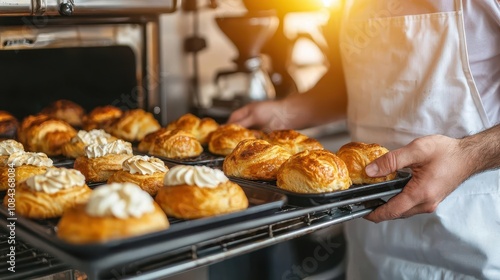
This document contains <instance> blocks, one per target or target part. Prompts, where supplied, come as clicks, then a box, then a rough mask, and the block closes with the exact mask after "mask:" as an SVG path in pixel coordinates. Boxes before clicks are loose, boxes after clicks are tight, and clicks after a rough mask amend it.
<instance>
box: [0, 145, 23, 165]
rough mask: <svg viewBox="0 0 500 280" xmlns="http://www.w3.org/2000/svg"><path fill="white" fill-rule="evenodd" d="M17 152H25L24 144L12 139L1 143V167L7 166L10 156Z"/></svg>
mask: <svg viewBox="0 0 500 280" xmlns="http://www.w3.org/2000/svg"><path fill="white" fill-rule="evenodd" d="M16 152H24V147H23V144H21V143H19V142H17V141H16V140H12V139H7V140H2V141H0V167H2V166H7V160H8V159H9V156H10V155H11V154H13V153H16Z"/></svg>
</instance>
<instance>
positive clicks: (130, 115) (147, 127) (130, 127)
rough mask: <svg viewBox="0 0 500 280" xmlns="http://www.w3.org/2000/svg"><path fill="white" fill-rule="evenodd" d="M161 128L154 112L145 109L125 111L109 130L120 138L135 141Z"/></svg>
mask: <svg viewBox="0 0 500 280" xmlns="http://www.w3.org/2000/svg"><path fill="white" fill-rule="evenodd" d="M160 128H161V125H160V123H159V122H158V121H157V120H156V119H155V117H154V116H153V114H151V113H149V112H146V111H144V110H143V109H133V110H129V111H125V112H124V113H123V115H122V116H121V117H120V118H119V119H118V120H116V121H115V122H113V123H112V124H111V125H110V127H109V129H108V132H109V133H110V134H111V135H113V136H115V137H118V138H120V139H123V140H126V141H129V142H135V141H141V140H142V138H144V136H146V135H147V134H149V133H151V132H154V131H157V130H158V129H160Z"/></svg>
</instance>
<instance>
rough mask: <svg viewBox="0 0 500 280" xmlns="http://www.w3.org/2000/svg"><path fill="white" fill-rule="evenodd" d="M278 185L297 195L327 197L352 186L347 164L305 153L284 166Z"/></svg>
mask: <svg viewBox="0 0 500 280" xmlns="http://www.w3.org/2000/svg"><path fill="white" fill-rule="evenodd" d="M276 185H277V186H278V188H281V189H285V190H288V191H292V192H296V193H325V192H333V191H340V190H346V189H348V188H349V187H350V186H351V185H352V182H351V178H349V171H348V170H347V166H346V164H345V163H344V162H343V161H342V160H341V159H340V158H339V157H337V156H336V155H335V154H334V153H332V152H330V151H327V150H312V151H310V150H305V151H303V152H300V153H298V154H295V155H293V156H291V157H290V158H289V159H288V160H287V161H286V162H285V163H283V164H282V165H281V167H280V169H279V170H278V176H277V180H276Z"/></svg>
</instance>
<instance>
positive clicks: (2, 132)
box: [0, 110, 19, 139]
mask: <svg viewBox="0 0 500 280" xmlns="http://www.w3.org/2000/svg"><path fill="white" fill-rule="evenodd" d="M18 128H19V121H18V120H17V119H16V117H14V116H13V115H12V114H10V113H9V112H7V111H1V110H0V138H7V139H14V138H16V135H17V129H18Z"/></svg>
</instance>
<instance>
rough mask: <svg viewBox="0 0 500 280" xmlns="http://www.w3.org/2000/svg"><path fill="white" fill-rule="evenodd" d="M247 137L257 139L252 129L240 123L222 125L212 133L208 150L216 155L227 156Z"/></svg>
mask: <svg viewBox="0 0 500 280" xmlns="http://www.w3.org/2000/svg"><path fill="white" fill-rule="evenodd" d="M245 139H256V137H255V134H254V133H253V132H252V131H251V130H249V129H247V128H245V127H243V126H241V125H239V124H225V125H221V126H219V128H217V129H216V130H215V131H214V132H212V133H211V134H210V137H209V140H208V150H209V151H210V152H211V153H213V154H216V155H222V156H227V155H229V154H230V153H231V152H232V151H233V149H234V148H236V145H238V143H239V142H240V141H242V140H245Z"/></svg>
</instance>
